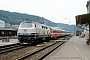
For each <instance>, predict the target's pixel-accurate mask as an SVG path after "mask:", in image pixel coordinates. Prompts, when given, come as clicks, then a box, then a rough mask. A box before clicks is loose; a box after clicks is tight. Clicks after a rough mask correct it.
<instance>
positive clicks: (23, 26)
mask: <svg viewBox="0 0 90 60" xmlns="http://www.w3.org/2000/svg"><path fill="white" fill-rule="evenodd" d="M20 27H21V28H25V27H26V28H30V27H32V23H22V24H21V26H20Z"/></svg>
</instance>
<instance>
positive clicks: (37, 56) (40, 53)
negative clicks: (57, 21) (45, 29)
mask: <svg viewBox="0 0 90 60" xmlns="http://www.w3.org/2000/svg"><path fill="white" fill-rule="evenodd" d="M65 42H66V41H62V42H61V41H58V42H56V43H54V44H51V45H49V46H47V47H44V48H42V49H40V50H37V51H35V52H32V53H30V54H27V55H24V56H22V57H20V58H17V59H16V60H42V59H43V58H44V57H46V56H47V55H49V54H50V53H51V52H53V51H54V50H55V49H57V48H58V47H59V46H61V45H62V44H64V43H65ZM33 57H34V58H33Z"/></svg>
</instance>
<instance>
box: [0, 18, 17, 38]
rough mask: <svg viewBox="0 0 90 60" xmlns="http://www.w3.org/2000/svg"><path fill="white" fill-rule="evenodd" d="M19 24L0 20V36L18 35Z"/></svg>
mask: <svg viewBox="0 0 90 60" xmlns="http://www.w3.org/2000/svg"><path fill="white" fill-rule="evenodd" d="M17 30H18V25H10V24H5V22H4V21H3V20H0V37H3V36H9V37H10V36H16V35H17Z"/></svg>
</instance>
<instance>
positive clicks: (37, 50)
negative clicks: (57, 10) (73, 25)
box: [0, 38, 68, 60]
mask: <svg viewBox="0 0 90 60" xmlns="http://www.w3.org/2000/svg"><path fill="white" fill-rule="evenodd" d="M65 39H66V38H65ZM66 41H68V39H66V40H60V39H58V40H50V41H49V42H46V43H41V44H39V45H35V46H28V47H25V48H21V49H16V50H13V51H9V52H6V53H2V54H0V60H37V59H38V60H39V59H40V60H41V59H43V58H44V57H45V56H47V55H48V54H49V53H51V52H52V51H53V50H55V49H56V48H58V47H59V46H61V45H62V44H63V43H65V42H66ZM41 51H42V52H41Z"/></svg>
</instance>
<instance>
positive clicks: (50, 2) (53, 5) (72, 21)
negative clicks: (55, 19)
mask: <svg viewBox="0 0 90 60" xmlns="http://www.w3.org/2000/svg"><path fill="white" fill-rule="evenodd" d="M41 1H42V2H43V3H44V4H45V5H46V6H47V7H48V8H49V9H50V10H51V11H52V12H53V13H55V14H56V15H57V16H59V15H58V14H57V13H56V12H55V11H54V10H53V9H51V8H50V7H49V6H48V5H47V4H46V3H45V2H44V1H43V0H41ZM49 1H50V0H49ZM50 3H51V4H52V2H50ZM52 6H53V7H54V5H53V4H52ZM54 8H55V9H57V8H56V7H54ZM57 10H58V9H57ZM62 17H63V18H64V19H67V20H69V21H70V22H74V21H72V20H70V19H69V18H66V17H64V16H62Z"/></svg>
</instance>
